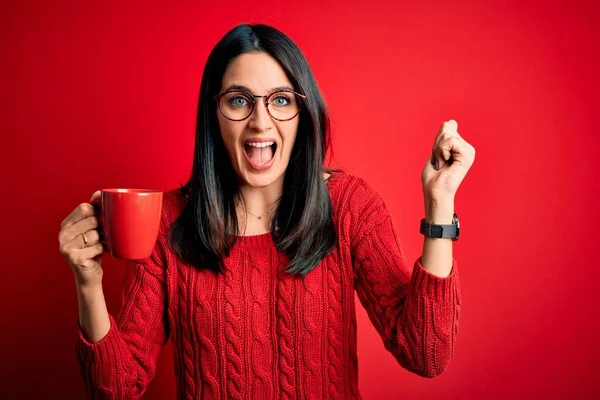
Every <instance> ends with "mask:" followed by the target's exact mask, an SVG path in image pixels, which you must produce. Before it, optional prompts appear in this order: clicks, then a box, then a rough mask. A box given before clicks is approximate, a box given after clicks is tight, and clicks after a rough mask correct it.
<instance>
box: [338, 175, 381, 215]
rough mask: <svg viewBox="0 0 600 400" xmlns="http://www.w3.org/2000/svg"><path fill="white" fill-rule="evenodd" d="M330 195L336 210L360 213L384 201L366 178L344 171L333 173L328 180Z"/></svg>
mask: <svg viewBox="0 0 600 400" xmlns="http://www.w3.org/2000/svg"><path fill="white" fill-rule="evenodd" d="M328 187H329V195H330V196H331V201H332V204H333V206H334V208H343V209H346V208H349V209H354V210H355V211H360V209H361V208H363V207H365V206H366V205H368V204H370V203H372V202H374V201H375V202H380V201H382V199H381V196H380V195H379V192H377V190H375V189H374V188H373V186H371V185H370V184H369V183H368V182H367V181H366V180H365V179H364V178H361V177H359V176H357V175H353V174H349V173H347V172H344V171H335V172H332V173H331V177H330V178H329V180H328Z"/></svg>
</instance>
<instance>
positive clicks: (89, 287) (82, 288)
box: [75, 280, 102, 295]
mask: <svg viewBox="0 0 600 400" xmlns="http://www.w3.org/2000/svg"><path fill="white" fill-rule="evenodd" d="M75 287H76V288H77V293H79V294H82V295H89V294H92V293H98V292H100V293H101V292H102V282H100V283H93V284H92V283H83V282H79V281H77V280H75Z"/></svg>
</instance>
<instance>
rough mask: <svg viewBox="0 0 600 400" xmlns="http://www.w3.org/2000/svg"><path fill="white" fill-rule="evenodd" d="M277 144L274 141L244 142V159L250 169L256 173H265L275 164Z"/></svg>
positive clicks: (252, 140) (269, 139)
mask: <svg viewBox="0 0 600 400" xmlns="http://www.w3.org/2000/svg"><path fill="white" fill-rule="evenodd" d="M276 152H277V142H276V141H275V139H271V138H264V139H248V140H246V141H245V142H244V157H245V158H246V161H247V162H248V164H249V165H250V167H251V168H252V169H254V170H257V171H265V170H267V169H269V168H271V166H272V165H273V163H274V162H275V154H276Z"/></svg>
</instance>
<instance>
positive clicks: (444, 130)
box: [431, 119, 460, 170]
mask: <svg viewBox="0 0 600 400" xmlns="http://www.w3.org/2000/svg"><path fill="white" fill-rule="evenodd" d="M456 140H460V135H459V134H458V122H456V121H455V120H453V119H451V120H448V121H445V122H444V123H443V124H442V126H441V127H440V129H439V131H438V134H437V136H436V138H435V141H434V144H433V148H432V150H431V153H432V157H433V161H434V162H435V163H436V164H437V168H435V169H436V170H438V169H441V168H443V167H444V166H445V165H446V163H447V162H448V161H449V160H450V157H451V155H452V151H451V150H452V148H453V146H454V144H453V143H455V142H456ZM434 167H435V166H434Z"/></svg>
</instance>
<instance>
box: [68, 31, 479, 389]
mask: <svg viewBox="0 0 600 400" xmlns="http://www.w3.org/2000/svg"><path fill="white" fill-rule="evenodd" d="M327 135H328V118H327V112H326V109H325V105H324V102H323V99H322V96H321V93H320V92H319V89H318V87H317V84H316V81H315V79H314V77H313V74H312V72H311V70H310V68H309V65H308V63H307V61H306V59H305V58H304V56H303V55H302V53H301V51H300V50H299V49H298V47H297V46H296V45H295V44H294V43H293V42H292V41H291V40H290V39H289V38H288V37H287V36H285V35H284V34H283V33H281V32H280V31H278V30H276V29H274V28H272V27H269V26H265V25H240V26H237V27H235V28H234V29H232V30H231V31H230V32H228V33H227V34H226V35H225V36H224V37H223V38H222V39H221V41H220V42H219V43H218V44H217V45H216V47H215V48H214V49H213V51H212V52H211V54H210V56H209V58H208V60H207V63H206V67H205V70H204V74H203V78H202V84H201V89H200V99H199V107H198V119H197V130H196V146H195V154H194V165H193V172H192V176H191V178H190V180H189V182H187V184H186V185H185V186H184V187H182V188H179V189H175V190H172V191H170V192H167V193H165V195H164V199H163V202H164V203H163V216H162V221H161V227H160V233H159V238H158V241H157V244H156V246H155V249H154V252H153V254H152V255H151V256H150V257H149V258H147V259H144V260H136V261H127V265H126V274H125V279H124V284H123V297H122V300H123V305H122V308H121V312H120V313H119V315H118V317H117V318H113V316H112V315H111V314H109V313H108V312H107V309H106V303H105V301H104V297H103V294H102V269H101V257H102V253H103V251H104V247H103V243H102V241H101V239H100V237H101V233H99V230H100V227H99V226H98V223H97V220H96V218H95V217H94V209H93V207H92V206H91V205H90V204H88V203H84V204H82V205H80V206H79V207H77V208H76V209H75V210H74V211H73V212H72V213H71V215H69V216H68V217H67V218H66V219H65V220H64V221H63V224H62V229H61V233H60V235H59V239H60V248H61V252H62V254H63V255H64V256H65V257H66V259H67V261H68V262H69V264H70V266H71V268H72V270H73V272H74V274H75V281H76V287H77V293H78V301H79V321H78V322H79V325H78V339H77V346H76V349H77V355H78V359H79V362H80V366H81V373H82V377H83V379H84V382H85V387H86V391H87V392H88V393H89V394H90V395H91V397H99V398H105V397H106V398H123V399H125V398H126V399H135V398H139V397H140V396H141V395H142V393H143V392H144V391H145V389H146V387H147V386H148V384H149V382H150V381H151V379H152V377H153V376H154V373H155V369H156V362H157V358H158V356H159V352H160V350H161V348H162V347H163V346H164V345H165V344H166V342H167V340H168V339H171V342H172V345H173V353H174V359H175V372H176V376H177V391H178V394H177V397H178V398H182V399H184V398H185V399H200V398H202V399H236V398H244V399H274V398H286V399H287V398H298V399H347V398H360V394H359V390H358V376H357V355H356V321H355V310H354V290H356V291H357V293H358V297H359V299H360V301H361V303H362V304H363V306H364V307H365V309H366V310H367V312H368V315H369V317H370V320H371V321H372V323H373V324H374V326H375V328H376V329H377V331H378V332H379V334H380V335H381V337H382V339H383V343H384V345H385V347H386V348H387V349H388V350H389V351H390V352H391V353H392V354H393V355H394V357H395V358H396V359H397V360H398V362H399V364H400V365H401V366H403V367H404V368H406V369H408V370H410V371H412V372H414V373H416V374H419V375H422V376H426V377H433V376H436V375H438V374H440V373H441V372H442V371H443V370H444V369H445V368H446V366H447V365H448V362H449V360H450V357H451V354H452V352H453V347H454V342H455V337H456V332H457V326H458V319H459V313H460V291H459V286H458V275H457V267H456V262H455V260H454V258H453V257H452V240H451V239H449V238H432V237H427V236H426V237H425V242H424V249H423V254H422V257H419V258H418V259H417V260H416V261H415V263H414V268H410V265H409V264H408V263H407V261H406V259H405V256H404V254H403V251H402V249H401V245H400V242H399V240H398V237H397V235H396V232H395V230H394V226H393V224H392V220H391V217H390V214H389V212H388V210H387V208H386V206H385V204H384V202H383V200H382V199H381V197H380V196H379V195H378V194H377V193H376V192H375V191H374V190H373V189H372V188H371V187H370V186H369V185H368V184H367V183H366V182H365V181H364V180H362V179H360V178H358V177H354V176H351V175H349V174H346V173H343V172H339V171H325V170H324V166H323V163H324V155H325V152H326V148H327V143H328V142H327ZM474 155H475V152H474V149H473V148H472V146H470V145H469V144H468V143H467V142H465V141H464V140H463V139H462V138H461V137H460V136H459V135H458V132H457V125H456V123H455V121H452V120H451V121H448V122H446V123H444V124H443V125H442V129H440V132H439V133H438V135H437V137H436V139H435V144H434V147H433V153H432V156H431V159H430V160H428V161H427V165H426V166H425V168H424V170H423V174H422V181H423V190H424V196H425V219H426V220H427V221H428V222H431V223H434V224H450V223H451V222H452V218H453V201H454V195H455V193H456V189H457V188H458V185H459V184H460V182H461V181H462V179H463V178H464V176H465V174H466V172H467V170H468V169H469V167H470V166H471V164H472V162H473V160H474ZM435 163H438V165H437V167H434V164H435ZM98 195H99V192H96V193H95V194H94V196H93V197H92V201H91V202H93V201H94V200H95V199H97V197H98ZM428 234H429V233H428Z"/></svg>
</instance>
